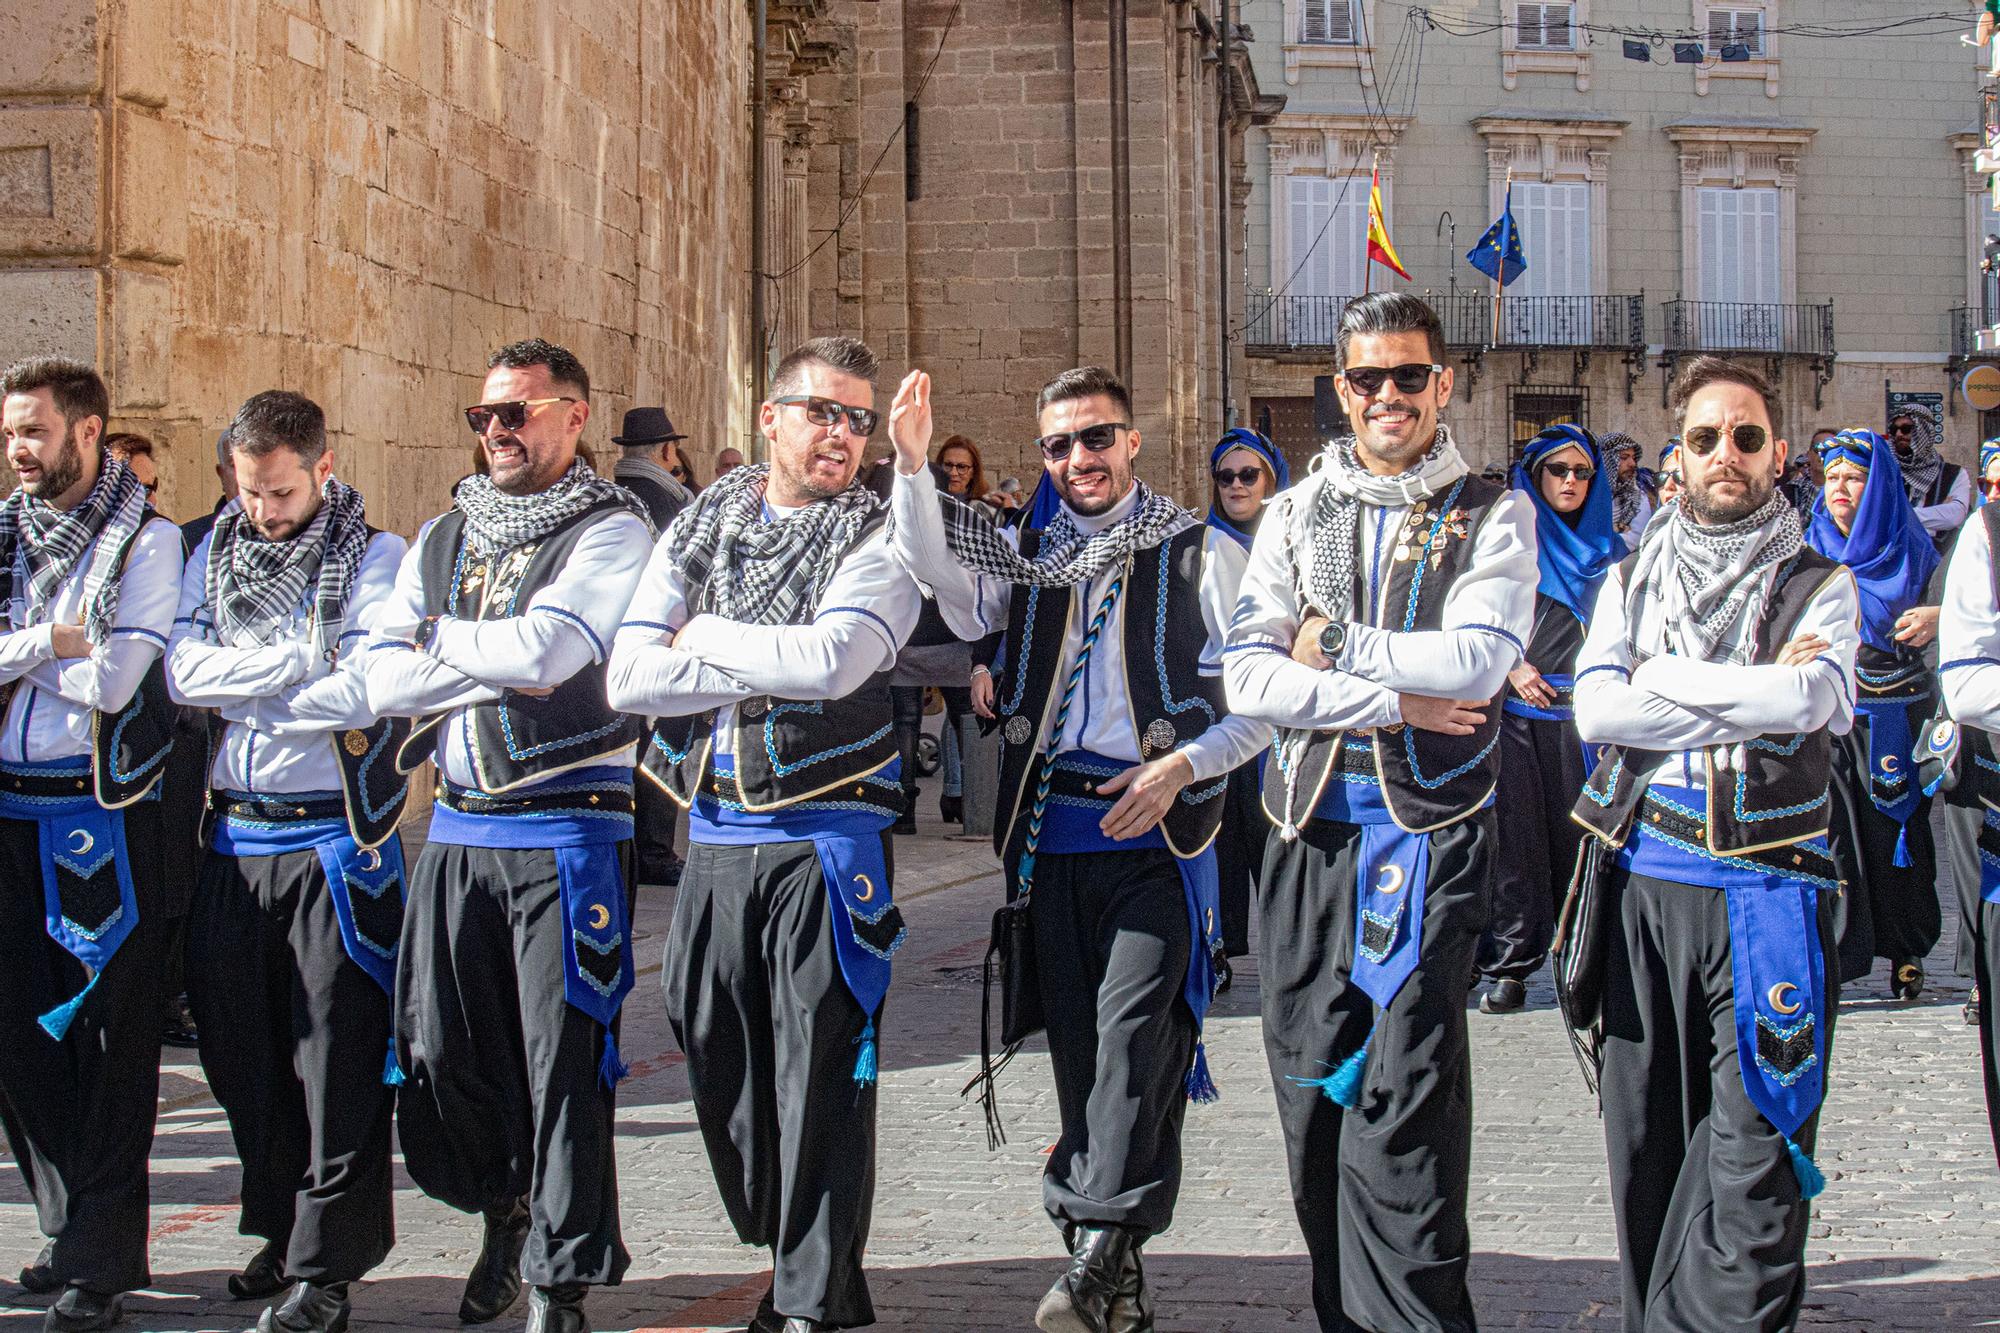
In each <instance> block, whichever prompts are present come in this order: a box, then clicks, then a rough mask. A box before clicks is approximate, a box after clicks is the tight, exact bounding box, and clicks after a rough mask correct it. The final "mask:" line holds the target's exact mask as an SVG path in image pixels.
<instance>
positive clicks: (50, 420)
mask: <svg viewBox="0 0 2000 1333" xmlns="http://www.w3.org/2000/svg"><path fill="white" fill-rule="evenodd" d="M0 395H4V403H0V410H4V417H0V423H4V424H0V431H4V435H5V439H6V446H7V461H8V463H9V464H11V465H12V466H13V468H14V471H15V473H16V475H18V476H19V477H20V479H21V485H20V487H19V489H17V490H16V491H15V492H14V493H13V494H12V495H9V496H8V497H7V499H6V502H5V504H4V505H0V615H4V617H5V621H4V623H0V714H4V719H5V729H4V733H0V765H4V766H5V773H4V775H0V883H4V884H5V885H6V886H7V890H6V892H4V893H0V937H4V938H5V939H7V940H8V941H10V949H9V954H8V959H7V965H6V967H5V968H4V969H3V970H0V1123H4V1124H5V1126H6V1131H7V1141H8V1144H9V1146H10V1147H11V1148H12V1150H13V1154H14V1160H15V1161H16V1162H17V1163H18V1164H19V1165H20V1168H21V1173H22V1175H24V1176H25V1177H26V1178H27V1184H28V1188H29V1190H30V1192H31V1193H32V1194H33V1195H34V1199H35V1214H36V1218H37V1220H38V1221H39V1222H40V1223H41V1227H42V1231H43V1232H44V1233H45V1234H47V1235H48V1237H49V1243H48V1244H47V1245H45V1246H43V1247H42V1252H41V1254H40V1256H39V1257H37V1258H36V1259H35V1261H34V1262H33V1263H31V1264H29V1265H28V1266H27V1267H26V1268H24V1269H23V1270H22V1271H21V1285H22V1286H24V1287H26V1288H27V1289H28V1290H29V1291H31V1292H34V1293H36V1294H40V1295H47V1294H49V1293H51V1292H60V1293H61V1294H60V1295H59V1296H57V1298H56V1301H55V1304H54V1305H53V1306H51V1307H50V1309H49V1312H48V1316H47V1319H46V1322H45V1323H44V1327H45V1328H47V1329H53V1330H58V1331H59V1333H70V1331H72V1330H83V1329H97V1328H109V1327H110V1326H111V1325H113V1324H115V1323H117V1322H118V1320H119V1318H120V1317H121V1309H122V1301H121V1297H122V1295H123V1293H125V1292H127V1291H132V1290H134V1289H136V1288H139V1287H143V1286H145V1285H146V1284H147V1282H148V1280H149V1279H150V1277H151V1273H150V1270H149V1268H148V1263H147V1257H146V1226H147V1219H146V1208H147V1178H146V1157H147V1153H148V1152H149V1151H150V1150H151V1148H152V1143H153V1116H154V1109H155V1104H156V1103H157V1101H158V1098H159V1064H160V998H159V987H160V972H161V966H162V962H163V954H164V950H165V939H166V931H165V926H166V922H165V920H164V913H163V912H162V911H161V903H162V901H163V894H164V891H165V886H164V885H162V884H161V882H160V878H161V877H160V865H161V858H160V847H161V827H160V804H159V777H160V770H161V769H162V767H164V765H165V761H166V756H167V752H168V748H169V746H170V745H171V744H172V730H171V727H172V705H171V704H170V703H169V702H168V700H167V692H166V674H165V672H164V670H163V669H162V667H161V665H160V656H161V654H162V653H163V652H164V651H165V650H166V645H167V634H168V632H169V631H170V630H171V629H172V627H173V619H174V612H173V606H174V602H175V599H176V598H177V597H178V596H179V593H180V575H181V556H180V544H181V539H180V533H179V532H178V531H177V530H176V529H175V528H174V525H173V524H171V523H169V522H167V521H166V520H165V519H163V518H160V517H158V516H156V515H155V514H154V513H153V511H152V509H151V507H150V506H149V505H148V503H147V499H146V490H145V488H144V487H143V486H141V485H140V484H139V479H138V478H137V477H135V476H133V475H132V470H131V469H130V468H128V467H127V466H126V465H125V464H124V463H123V462H122V461H120V460H118V459H116V458H113V457H111V456H110V455H109V454H107V453H106V452H105V451H104V450H103V448H102V446H101V443H100V441H101V438H102V436H103V434H104V422H105V418H106V417H107V416H108V415H109V414H110V403H109V400H108V398H107V395H106V394H105V391H104V382H103V381H102V380H100V379H99V378H98V377H97V373H96V372H95V371H93V370H92V369H91V368H90V367H89V366H86V365H84V364H82V363H81V362H76V361H70V360H66V359H64V358H60V357H37V358H34V359H32V360H28V361H22V362H20V363H18V364H16V365H14V366H12V367H11V368H9V369H8V370H7V372H6V373H5V375H4V376H0Z"/></svg>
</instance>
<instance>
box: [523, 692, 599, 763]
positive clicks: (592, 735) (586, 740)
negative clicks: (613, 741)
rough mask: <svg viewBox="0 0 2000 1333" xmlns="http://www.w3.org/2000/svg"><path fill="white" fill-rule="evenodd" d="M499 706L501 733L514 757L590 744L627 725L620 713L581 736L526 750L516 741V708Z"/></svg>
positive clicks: (528, 756)
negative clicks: (514, 721)
mask: <svg viewBox="0 0 2000 1333" xmlns="http://www.w3.org/2000/svg"><path fill="white" fill-rule="evenodd" d="M499 707H500V735H501V738H502V739H503V740H505V741H506V743H507V754H508V757H509V758H512V759H533V758H534V757H535V756H536V755H543V754H547V753H548V752H549V751H551V750H567V749H570V748H571V747H573V746H578V745H588V744H590V742H592V741H594V740H596V739H597V738H598V737H600V736H609V735H610V734H611V733H612V732H614V731H616V730H618V728H620V727H622V726H624V725H625V718H624V715H623V714H620V715H617V716H614V717H613V718H612V719H611V721H610V722H608V723H606V724H605V725H604V726H601V727H598V728H597V729H596V730H594V731H586V732H584V733H583V734H582V735H581V736H563V737H558V738H557V739H555V740H552V741H543V742H542V743H541V744H540V745H530V746H529V747H528V748H527V749H525V750H524V749H522V748H521V747H520V746H519V745H516V744H515V743H514V723H513V720H512V714H513V711H514V710H513V709H511V708H509V707H507V705H506V704H504V703H503V704H501V705H500V706H499Z"/></svg>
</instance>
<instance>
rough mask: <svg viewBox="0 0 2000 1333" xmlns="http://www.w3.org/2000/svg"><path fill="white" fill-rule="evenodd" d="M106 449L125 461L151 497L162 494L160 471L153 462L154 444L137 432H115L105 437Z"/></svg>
mask: <svg viewBox="0 0 2000 1333" xmlns="http://www.w3.org/2000/svg"><path fill="white" fill-rule="evenodd" d="M104 447H105V448H106V449H109V450H110V451H111V452H112V453H113V454H114V455H115V456H117V457H119V458H122V459H124V460H125V466H127V467H129V468H131V469H132V475H133V476H135V477H137V478H138V479H139V484H140V485H141V486H143V487H145V488H146V494H147V495H148V496H149V497H153V498H157V497H158V496H159V494H160V469H159V466H158V465H157V464H156V463H155V462H154V461H153V442H152V440H151V439H149V438H148V437H146V436H144V435H140V434H138V433H137V432H135V431H129V430H120V431H113V432H112V433H111V434H109V435H107V436H105V437H104Z"/></svg>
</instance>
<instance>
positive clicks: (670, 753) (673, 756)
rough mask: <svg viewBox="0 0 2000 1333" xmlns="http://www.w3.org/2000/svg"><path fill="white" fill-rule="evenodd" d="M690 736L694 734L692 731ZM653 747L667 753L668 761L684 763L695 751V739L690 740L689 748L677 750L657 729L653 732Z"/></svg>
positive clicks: (664, 753)
mask: <svg viewBox="0 0 2000 1333" xmlns="http://www.w3.org/2000/svg"><path fill="white" fill-rule="evenodd" d="M690 736H692V733H690ZM653 748H654V749H656V750H658V751H659V752H660V753H661V754H663V755H665V756H666V757H667V762H668V763H670V764H682V763H685V762H686V761H687V757H688V756H689V755H691V754H693V753H694V741H693V740H692V739H690V740H689V741H688V747H687V749H685V750H676V749H674V747H673V746H671V745H669V744H667V738H666V737H664V736H662V735H661V734H660V733H659V732H657V731H655V732H654V733H653Z"/></svg>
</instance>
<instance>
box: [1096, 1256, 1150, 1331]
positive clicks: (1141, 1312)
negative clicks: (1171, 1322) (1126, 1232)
mask: <svg viewBox="0 0 2000 1333" xmlns="http://www.w3.org/2000/svg"><path fill="white" fill-rule="evenodd" d="M1107 1327H1108V1328H1109V1329H1110V1333H1153V1300H1152V1296H1151V1294H1150V1293H1149V1292H1148V1291H1147V1290H1146V1265H1145V1261H1144V1260H1142V1259H1141V1258H1140V1257H1139V1247H1138V1246H1137V1245H1134V1246H1133V1247H1132V1252H1131V1254H1130V1255H1128V1256H1127V1257H1126V1260H1125V1268H1124V1271H1123V1272H1122V1273H1120V1274H1119V1277H1118V1294H1117V1295H1116V1296H1114V1297H1112V1299H1111V1315H1110V1319H1109V1322H1108V1324H1107Z"/></svg>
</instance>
